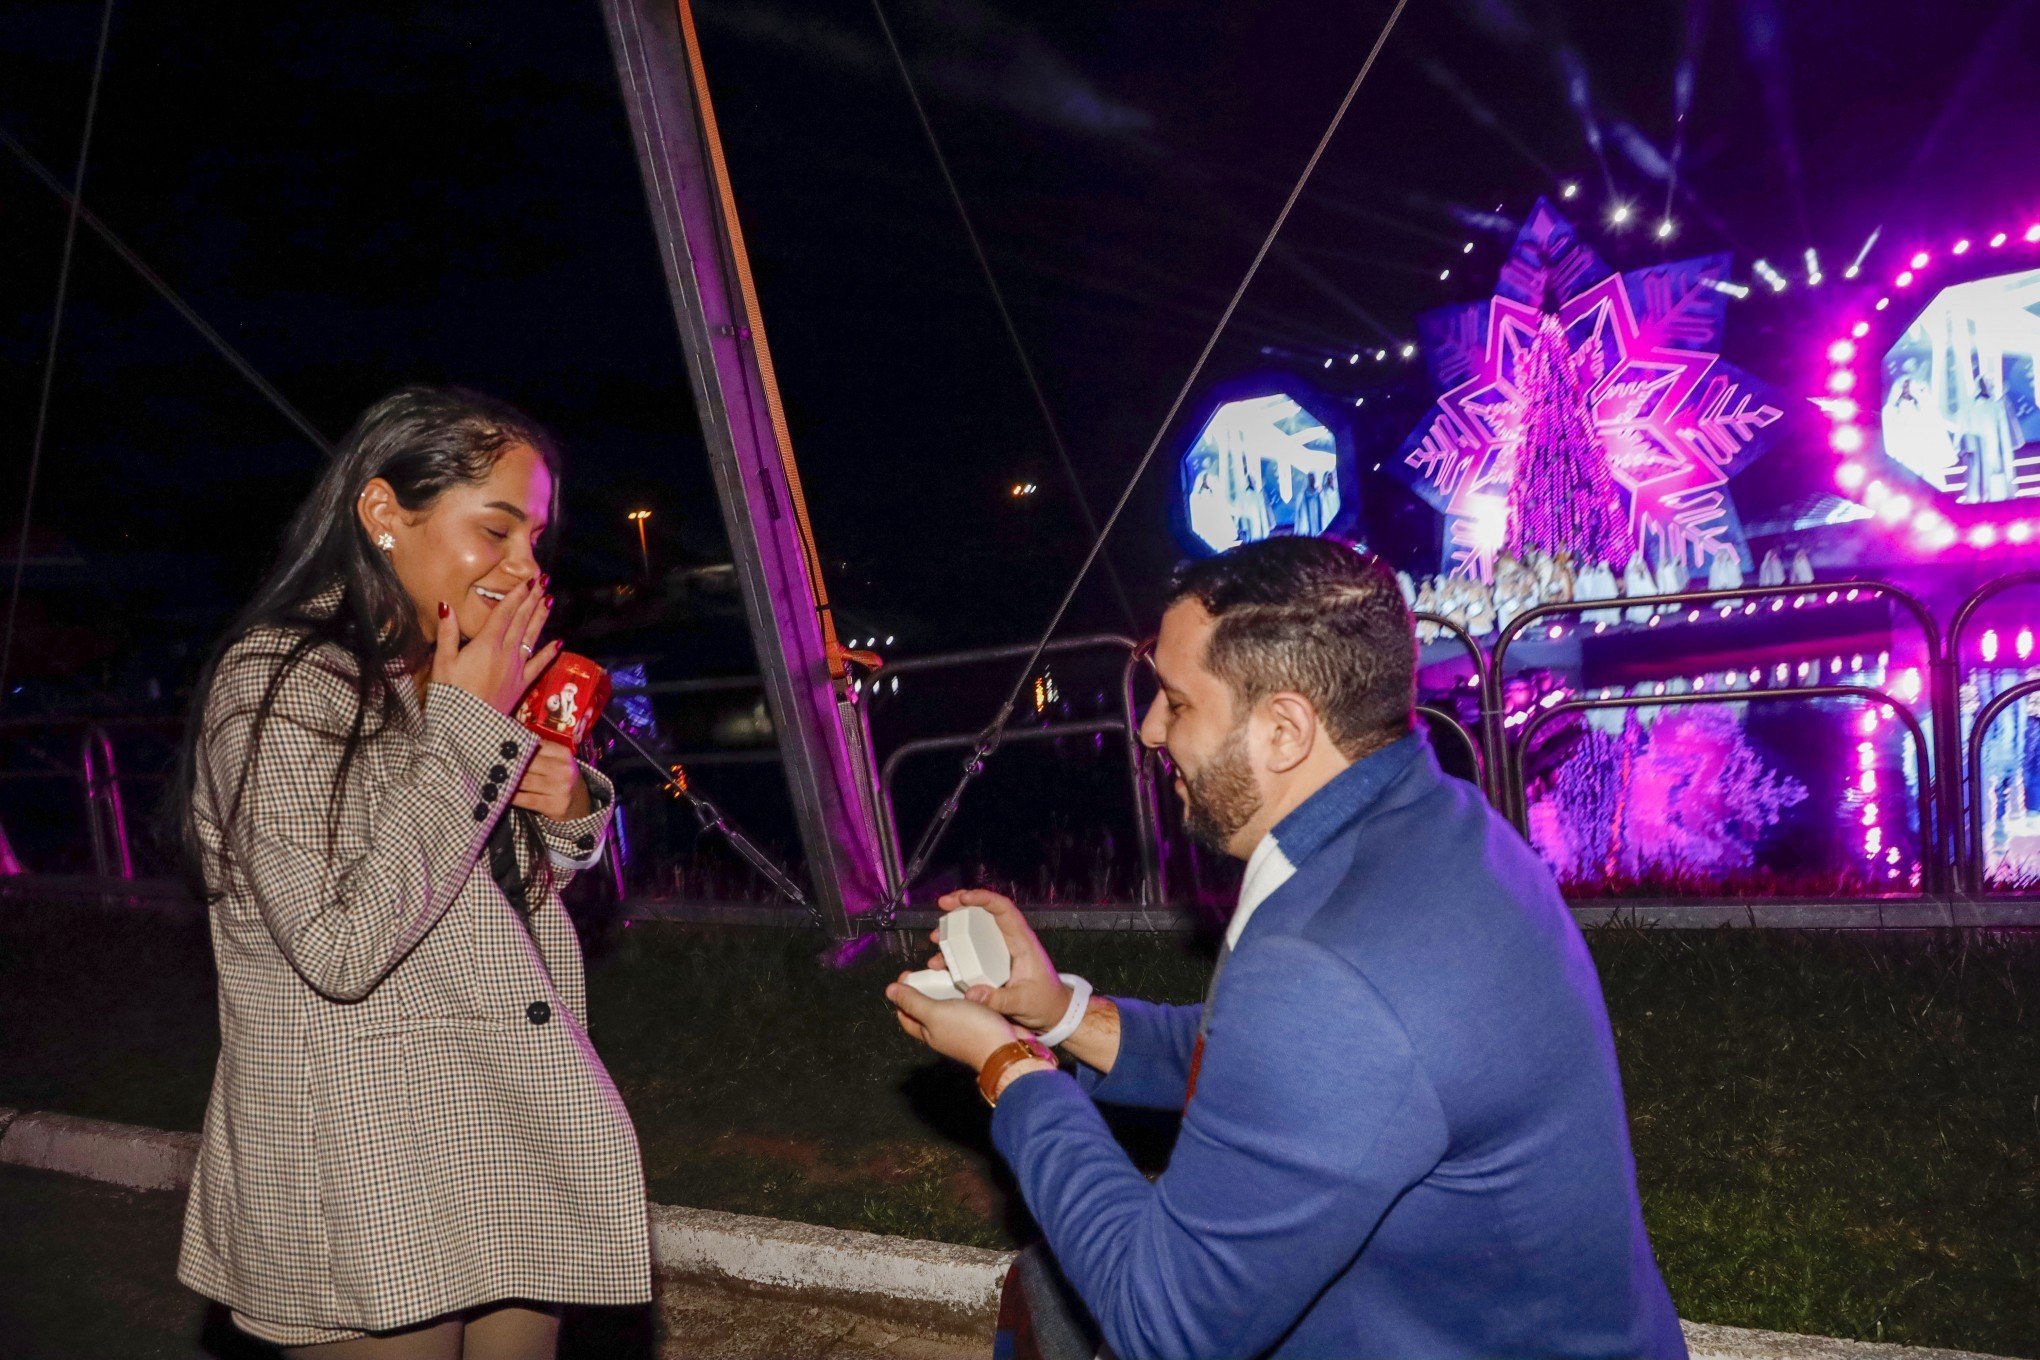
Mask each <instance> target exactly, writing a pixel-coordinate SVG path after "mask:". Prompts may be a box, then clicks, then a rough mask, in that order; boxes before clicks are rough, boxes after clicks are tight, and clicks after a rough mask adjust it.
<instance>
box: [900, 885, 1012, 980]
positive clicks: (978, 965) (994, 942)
mask: <svg viewBox="0 0 2040 1360" xmlns="http://www.w3.org/2000/svg"><path fill="white" fill-rule="evenodd" d="M935 943H936V945H937V946H938V947H939V948H940V949H941V950H942V961H943V962H944V963H946V964H948V965H949V967H948V969H947V971H945V970H943V969H940V968H923V969H921V970H920V971H919V972H917V973H909V974H907V979H906V980H907V985H908V986H909V987H912V988H913V989H914V990H915V991H917V992H919V993H920V994H921V995H922V996H925V997H928V998H929V999H930V1000H934V1001H961V1000H963V994H964V993H965V992H967V991H969V990H970V989H971V988H973V987H975V986H977V985H978V984H980V983H983V984H984V985H985V986H987V987H1003V986H1005V985H1006V979H1007V978H1010V977H1011V976H1013V956H1012V955H1011V954H1009V953H1007V952H1006V941H1005V938H1004V937H1003V936H1001V935H1000V934H999V923H998V922H997V921H995V920H993V919H992V914H991V913H990V912H988V911H986V910H985V909H984V908H983V907H958V908H957V909H956V910H955V911H952V912H948V913H946V914H945V915H944V916H943V918H942V920H941V923H940V924H938V925H937V926H936V927H935Z"/></svg>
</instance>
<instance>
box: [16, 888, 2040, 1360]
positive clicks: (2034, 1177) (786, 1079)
mask: <svg viewBox="0 0 2040 1360" xmlns="http://www.w3.org/2000/svg"><path fill="white" fill-rule="evenodd" d="M1590 938H1591V940H1592V944H1593V948H1594V953H1595V956H1596V958H1597V960H1598V961H1599V964H1600V968H1601V974H1602V978H1603V982H1604V985H1605V987H1606V989H1607V993H1608V1003H1609V1009H1610V1012H1611V1014H1612V1016H1613V1018H1614V1024H1615V1035H1616V1041H1617V1044H1618V1046H1619V1047H1620V1050H1621V1056H1622V1066H1623V1074H1624V1078H1625V1080H1626V1082H1627V1086H1628V1092H1629V1108H1630V1116H1631V1121H1632V1126H1633V1128H1634V1131H1635V1141H1636V1154H1637V1163H1638V1174H1639V1179H1640V1180H1641V1183H1642V1188H1643V1197H1644V1212H1645V1217H1646V1220H1647V1222H1648V1223H1649V1225H1650V1229H1651V1233H1652V1237H1653V1240H1654V1241H1655V1244H1656V1247H1657V1252H1658V1258H1659V1260H1660V1262H1661V1263H1662V1264H1663V1267H1664V1271H1665V1276H1666V1279H1667V1280H1668V1282H1669V1283H1670V1285H1671V1289H1672V1295H1673V1298H1674V1299H1675V1300H1676V1301H1677V1303H1678V1305H1679V1310H1680V1312H1681V1314H1682V1315H1683V1316H1686V1317H1689V1318H1693V1319H1696V1320H1698V1321H1703V1322H1716V1323H1729V1324H1735V1325H1741V1326H1751V1327H1768V1328H1776V1329H1779V1330H1784V1331H1809V1332H1821V1333H1827V1334H1831V1335H1840V1336H1849V1337H1857V1338H1863V1339H1870V1340H1885V1341H1904V1342H1911V1343H1914V1344H1920V1345H1933V1346H1948V1347H1960V1348H1965V1349H1972V1350H1980V1351H1992V1352H1997V1353H2000V1354H2007V1355H2027V1356H2034V1355H2040V1013H2036V1011H2040V939H2035V938H2033V937H2032V936H2030V935H2028V936H2022V937H2012V936H1999V937H1988V938H1986V937H1976V936H1971V937H1967V938H1964V937H1961V936H1957V935H1952V934H1951V935H1929V934H1913V935H1908V936H1872V935H1805V934H1800V935H1779V934H1772V933H1768V932H1763V933H1760V932H1752V931H1742V932H1733V931H1724V932H1720V933H1714V934H1704V935H1695V934H1687V933H1647V932H1641V931H1634V930H1622V929H1610V930H1604V931H1601V932H1598V933H1595V934H1593V935H1592V936H1590ZM818 944H819V940H818V938H817V937H814V936H809V935H793V934H789V933H787V932H784V931H771V930H741V929H717V930H706V929H692V928H686V927H678V926H642V925H641V926H637V927H634V928H630V929H625V930H612V931H610V932H608V933H606V934H605V935H604V936H603V938H601V939H600V940H599V942H597V943H596V944H595V945H594V947H593V951H592V952H593V957H592V960H591V964H590V994H591V997H592V1006H593V1010H594V1031H595V1040H596V1043H597V1045H598V1047H600V1049H601V1050H602V1052H603V1054H604V1056H605V1058H606V1059H607V1061H608V1062H609V1064H610V1067H611V1069H612V1071H613V1072H614V1073H615V1075H616V1078H617V1081H618V1084H619V1085H620V1086H621V1087H622V1089H623V1093H624V1096H625V1098H626V1099H627V1100H628V1102H629V1104H630V1107H631V1111H632V1114H633V1115H634V1116H635V1118H636V1121H637V1125H638V1130H639V1134H640V1136H641V1138H642V1140H643V1144H644V1150H645V1164H646V1171H647V1174H648V1175H649V1177H650V1181H651V1191H652V1195H653V1197H654V1198H656V1199H659V1200H663V1201H666V1202H669V1203H676V1204H688V1205H697V1206H701V1207H707V1208H717V1209H729V1210H735V1211H738V1212H743V1213H758V1214H770V1215H775V1216H779V1217H786V1218H799V1219H807V1220H810V1221H813V1222H819V1223H827V1224H833V1225H837V1226H842V1227H853V1228H863V1229H867V1230H870V1231H876V1232H889V1233H903V1234H909V1235H913V1236H921V1237H935V1238H942V1239H946V1240H950V1241H957V1242H968V1243H974V1244H979V1245H986V1246H1003V1245H1009V1244H1011V1243H1013V1242H1015V1241H1016V1240H1018V1239H1019V1238H1020V1237H1021V1236H1023V1235H1024V1234H1025V1233H1026V1231H1027V1224H1026V1221H1025V1215H1024V1211H1023V1210H1021V1209H1020V1207H1019V1206H1018V1204H1017V1202H1016V1201H1015V1199H1014V1197H1013V1196H1012V1195H1011V1194H1010V1193H1009V1191H1010V1182H1009V1181H1008V1180H1007V1179H1006V1177H1005V1174H1004V1170H1003V1167H1002V1166H1001V1165H1000V1164H999V1163H998V1161H997V1158H996V1157H995V1156H994V1155H993V1154H992V1153H991V1151H990V1146H989V1141H988V1139H987V1136H986V1127H987V1123H986V1121H987V1111H986V1110H985V1109H984V1106H983V1104H982V1103H981V1102H980V1101H979V1100H978V1098H977V1096H976V1094H975V1092H974V1091H973V1090H972V1088H971V1086H970V1083H969V1081H968V1079H967V1078H966V1076H965V1075H964V1074H963V1073H962V1072H961V1071H960V1070H958V1069H952V1068H947V1067H944V1066H940V1065H936V1064H934V1063H933V1062H931V1061H929V1060H928V1059H927V1058H926V1056H925V1054H924V1053H923V1052H922V1051H921V1050H919V1049H918V1048H916V1047H914V1046H912V1045H910V1044H909V1043H908V1042H907V1041H906V1040H905V1039H904V1038H903V1037H902V1036H901V1035H900V1034H899V1033H898V1031H897V1029H896V1027H895V1026H894V1025H893V1023H892V1021H891V1019H890V1017H889V1013H888V1011H887V1008H886V1006H885V1004H884V1002H883V1000H882V999H881V998H880V996H879V995H878V988H879V985H880V984H881V982H882V980H883V978H884V977H885V976H887V975H889V971H890V969H889V967H888V965H886V964H885V963H884V962H883V961H882V960H873V961H872V962H871V963H869V964H868V965H866V966H864V967H861V968H857V969H852V970H848V971H843V972H836V971H831V970H827V969H824V968H821V967H819V966H818V965H817V964H816V962H815V960H814V953H815V950H816V948H817V947H818ZM1049 944H1050V948H1051V951H1052V952H1053V953H1054V955H1055V957H1056V960H1057V962H1058V964H1059V965H1060V966H1062V967H1063V968H1065V969H1069V970H1072V971H1081V972H1084V973H1086V974H1088V975H1089V976H1090V977H1091V978H1092V979H1093V981H1094V982H1096V983H1097V984H1098V985H1099V987H1100V989H1101V990H1105V991H1112V992H1122V993H1133V994H1138V995H1142V996H1148V997H1152V998H1155V999H1160V1000H1192V999H1195V998H1196V997H1197V996H1198V995H1199V994H1200V993H1201V991H1202V988H1203V980H1204V976H1205V970H1206V968H1207V962H1206V956H1205V954H1204V953H1203V952H1202V951H1200V950H1199V949H1198V948H1197V947H1196V946H1195V945H1194V944H1192V943H1189V942H1186V941H1182V940H1179V939H1175V938H1171V937H1154V936H1145V937H1113V936H1106V935H1099V934H1069V935H1065V936H1061V937H1052V938H1051V939H1050V941H1049ZM212 1005H213V998H212V978H211V963H210V957H209V951H208V948H207V945H206V941H205V936H204V930H203V926H202V924H201V923H199V922H198V921H197V920H195V919H193V918H188V917H184V918H180V917H170V916H156V915H140V914H124V915H111V914H103V913H99V912H96V911H90V910H85V909H80V908H73V907H60V908H59V907H53V908H47V909H29V908H23V907H18V906H12V905H9V906H6V907H4V908H0V1103H4V1104H14V1105H21V1106H29V1107H37V1108H48V1109H61V1110H66V1111H70V1112H73V1113H78V1114H87V1115H96V1116H100V1117H103V1118H109V1119H118V1120H125V1121H130V1122H134V1123H143V1124H152V1125H156V1126H159V1127H166V1128H183V1129H195V1128H197V1127H198V1124H199V1120H200V1117H201V1115H202V1113H203V1110H204V1104H205V1094H206V1087H207V1083H208V1081H209V1080H210V1077H211V1072H212V1061H213V1053H214V1047H215V1044H216V1042H217V1040H216V1033H215V1029H214V1021H213V1010H212ZM1120 1128H1121V1131H1122V1133H1123V1135H1124V1136H1125V1137H1126V1138H1127V1140H1128V1141H1129V1143H1130V1144H1131V1145H1132V1146H1133V1147H1134V1148H1135V1151H1136V1155H1137V1156H1138V1157H1139V1158H1140V1160H1141V1161H1142V1162H1143V1163H1144V1164H1145V1165H1147V1166H1149V1167H1152V1168H1159V1166H1161V1165H1162V1164H1163V1163H1164V1162H1165V1161H1166V1158H1167V1149H1168V1142H1169V1138H1170V1135H1171V1132H1172V1130H1171V1129H1170V1127H1169V1126H1168V1123H1167V1122H1166V1121H1154V1120H1128V1121H1125V1122H1123V1123H1122V1124H1121V1125H1120Z"/></svg>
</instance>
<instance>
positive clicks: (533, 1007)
mask: <svg viewBox="0 0 2040 1360" xmlns="http://www.w3.org/2000/svg"><path fill="white" fill-rule="evenodd" d="M524 1018H525V1019H526V1020H529V1021H530V1022H531V1023H532V1024H534V1025H542V1024H544V1023H545V1022H546V1021H548V1020H550V1019H552V1007H551V1006H548V1005H546V1004H545V1003H544V1002H543V1001H534V1002H532V1003H531V1004H530V1005H529V1006H526V1007H525V1008H524Z"/></svg>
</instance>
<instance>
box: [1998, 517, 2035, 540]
mask: <svg viewBox="0 0 2040 1360" xmlns="http://www.w3.org/2000/svg"><path fill="white" fill-rule="evenodd" d="M2032 536H2033V526H2032V525H2031V524H2029V523H2027V522H2026V521H2025V520H2020V521H2019V522H2018V523H2016V524H2013V525H2010V526H2009V527H2007V528H2006V529H2005V542H2007V543H2024V542H2025V541H2026V540H2027V539H2029V538H2031V537H2032Z"/></svg>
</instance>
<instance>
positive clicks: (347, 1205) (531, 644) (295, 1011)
mask: <svg viewBox="0 0 2040 1360" xmlns="http://www.w3.org/2000/svg"><path fill="white" fill-rule="evenodd" d="M557 473H558V457H557V454H556V453H555V451H554V448H553V445H552V443H551V441H550V440H549V439H548V438H547V436H546V435H545V434H544V432H543V431H541V430H540V429H539V428H538V427H537V426H536V425H535V424H533V423H532V422H531V421H530V420H528V419H527V418H526V417H524V416H523V415H522V414H520V413H519V412H517V411H515V410H513V409H511V408H510V407H508V406H505V405H503V404H502V403H500V402H496V401H493V400H490V399H488V398H486V397H481V396H478V395H476V394H474V393H470V392H463V391H459V390H450V389H432V388H423V387H417V388H407V389H405V390H403V391H400V392H397V393H395V394H394V395H392V396H390V397H388V398H386V399H384V400H383V401H381V402H379V403H377V404H376V405H375V406H374V407H372V408H370V410H369V411H368V412H367V413H366V414H365V415H364V416H363V417H362V418H361V421H360V423H359V424H358V425H356V426H355V428H354V430H353V431H352V432H351V433H350V434H349V435H348V436H347V439H346V441H345V442H344V443H343V444H342V446H341V448H340V450H339V452H338V455H337V456H336V457H335V458H334V459H333V461H332V462H331V464H329V466H328V467H327V469H326V472H325V475H324V476H323V477H321V478H320V480H319V483H318V485H317V487H316V488H314V490H313V492H312V495H311V498H310V499H309V500H307V501H306V502H305V504H304V505H303V506H302V507H301V508H300V509H299V510H298V512H297V515H296V517H295V518H294V519H293V520H292V522H291V525H290V527H289V529H288V531H287V532H286V534H285V536H284V543H285V545H286V546H285V548H284V551H283V555H282V560H281V562H280V564H279V565H278V566H277V568H276V569H275V571H274V572H273V574H272V575H271V576H270V578H269V580H268V581H267V582H266V583H265V584H264V585H263V586H262V588H261V589H260V591H259V592H258V593H257V594H256V597H255V600H254V602H253V603H252V604H250V605H249V606H248V608H247V609H246V610H245V611H244V612H243V613H242V614H241V616H240V618H239V619H237V620H236V621H235V623H234V625H233V626H232V628H230V629H229V630H228V633H227V636H226V639H225V640H224V641H223V643H222V644H221V647H220V651H219V652H218V654H217V655H216V657H215V659H214V661H213V662H212V664H211V665H210V666H209V667H208V669H207V671H206V672H205V674H204V675H203V676H202V678H201V680H200V683H199V686H198V692H197V696H196V698H195V700H194V714H195V717H196V721H195V722H194V723H193V724H192V732H191V734H190V736H189V737H188V739H187V745H186V749H185V753H184V759H183V761H182V763H181V765H180V783H179V789H180V793H181V795H182V802H181V811H182V814H183V816H182V821H183V831H184V835H185V845H186V850H187V854H188V856H189V858H190V862H191V864H192V867H193V869H194V870H195V872H196V874H197V875H198V876H199V877H200V879H201V881H202V883H203V887H204V891H205V896H206V900H207V902H208V905H209V909H210V914H211V923H212V940H213V953H214V957H215V960H216V961H217V963H218V966H219V975H220V988H219V990H220V1040H221V1043H220V1060H219V1068H218V1071H217V1073H216V1074H215V1076H214V1080H213V1090H212V1099H211V1101H210V1103H209V1104H208V1106H207V1109H206V1117H205V1135H204V1141H203V1146H202V1150H201V1152H200V1154H199V1159H198V1166H197V1169H196V1171H195V1173H194V1176H193V1179H192V1187H191V1200H190V1204H189V1207H188V1209H187V1212H186V1215H185V1227H184V1247H183V1255H182V1259H181V1260H180V1262H179V1266H178V1278H179V1279H181V1280H183V1281H184V1283H185V1284H187V1285H189V1286H190V1287H191V1288H193V1289H195V1290H197V1291H198V1292H199V1293H201V1294H205V1295H207V1296H209V1297H211V1298H214V1299H217V1300H220V1301H221V1302H223V1303H225V1304H227V1305H228V1306H229V1307H230V1308H231V1309H232V1310H233V1318H234V1322H235V1324H236V1325H237V1326H239V1327H240V1328H241V1329H242V1330H243V1331H246V1332H248V1333H250V1334H252V1335H254V1336H257V1337H260V1338H262V1339H264V1340H267V1341H271V1342H274V1343H276V1344H278V1345H280V1346H282V1347H283V1348H284V1353H285V1354H286V1355H289V1356H292V1357H300V1356H302V1357H308V1358H311V1357H316V1360H396V1358H397V1357H403V1358H404V1360H409V1358H410V1357H430V1358H431V1360H453V1358H454V1357H465V1360H482V1358H483V1357H487V1358H489V1360H498V1358H500V1360H513V1358H514V1360H524V1358H525V1357H549V1356H551V1355H553V1353H554V1350H555V1346H556V1341H557V1333H558V1326H559V1321H558V1314H557V1305H559V1304H563V1303H591V1304H631V1303H641V1302H644V1301H645V1300H646V1299H647V1298H648V1297H649V1292H650V1291H649V1270H648V1262H647V1242H646V1234H647V1228H646V1217H645V1199H644V1178H643V1172H642V1169H641V1167H640V1165H639V1161H638V1151H637V1142H636V1137H635V1135H634V1133H633V1131H632V1129H631V1124H630V1118H629V1116H628V1115H627V1114H626V1113H625V1112H624V1108H623V1103H622V1101H621V1100H619V1099H618V1097H617V1094H616V1088H615V1086H614V1085H613V1084H612V1083H611V1081H610V1079H609V1074H608V1073H607V1072H606V1071H604V1069H603V1067H602V1063H601V1061H600V1060H599V1059H598V1058H597V1057H596V1056H595V1052H594V1050H593V1049H592V1048H591V1047H589V1044H588V1039H587V1035H586V1033H585V1030H584V1025H585V1023H586V1000H585V989H584V985H583V975H582V966H581V957H580V952H579V946H578V943H577V941H576V938H575V935H574V930H573V926H572V923H571V922H570V921H569V920H568V919H567V917H566V914H565V912H564V911H563V909H562V907H561V904H560V889H561V888H562V887H563V886H564V885H565V883H566V881H567V880H568V878H570V877H571V876H572V874H573V873H574V872H575V871H576V870H578V869H581V868H586V867H588V866H589V865H591V864H593V863H594V861H595V859H596V858H597V857H598V856H599V854H600V848H601V842H602V839H603V835H604V832H605V831H606V829H607V825H608V821H609V816H610V802H611V792H612V791H611V789H610V786H609V784H608V782H607V781H606V780H604V779H603V777H602V776H601V775H600V774H598V773H597V772H595V771H594V770H592V769H590V768H588V767H586V766H582V765H579V764H578V763H577V762H576V761H575V760H574V759H573V757H572V755H571V754H570V753H568V751H567V750H566V748H564V747H562V746H559V745H557V744H555V743H552V742H549V741H542V740H541V739H540V738H539V737H537V736H536V735H535V734H534V733H532V732H531V731H530V730H528V729H527V728H525V727H524V726H523V725H521V724H520V723H518V722H515V721H513V720H512V719H511V718H510V717H509V716H508V715H509V714H510V713H512V712H513V711H514V710H515V708H516V705H517V702H518V700H519V698H520V697H521V696H522V695H523V693H524V691H525V689H526V688H527V687H528V686H529V685H530V684H531V682H532V681H533V680H534V679H536V678H537V676H538V675H539V674H540V673H541V672H542V671H543V670H544V669H545V666H546V665H547V663H549V662H550V661H551V660H552V659H553V657H554V656H555V655H557V654H558V650H559V644H558V643H556V642H555V643H552V644H550V645H547V646H540V645H539V642H538V639H539V635H540V632H541V630H542V629H543V628H544V625H545V621H546V615H547V612H548V610H549V608H550V606H551V600H550V598H549V597H547V596H546V594H545V577H544V575H543V573H542V572H541V570H540V567H539V565H538V561H537V553H538V551H539V548H540V544H541V543H542V542H543V539H544V535H545V533H546V530H547V527H548V525H550V524H551V523H552V522H553V521H554V520H555V519H556V518H557V516H556V513H555V511H556V507H557V504H558V481H557Z"/></svg>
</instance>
